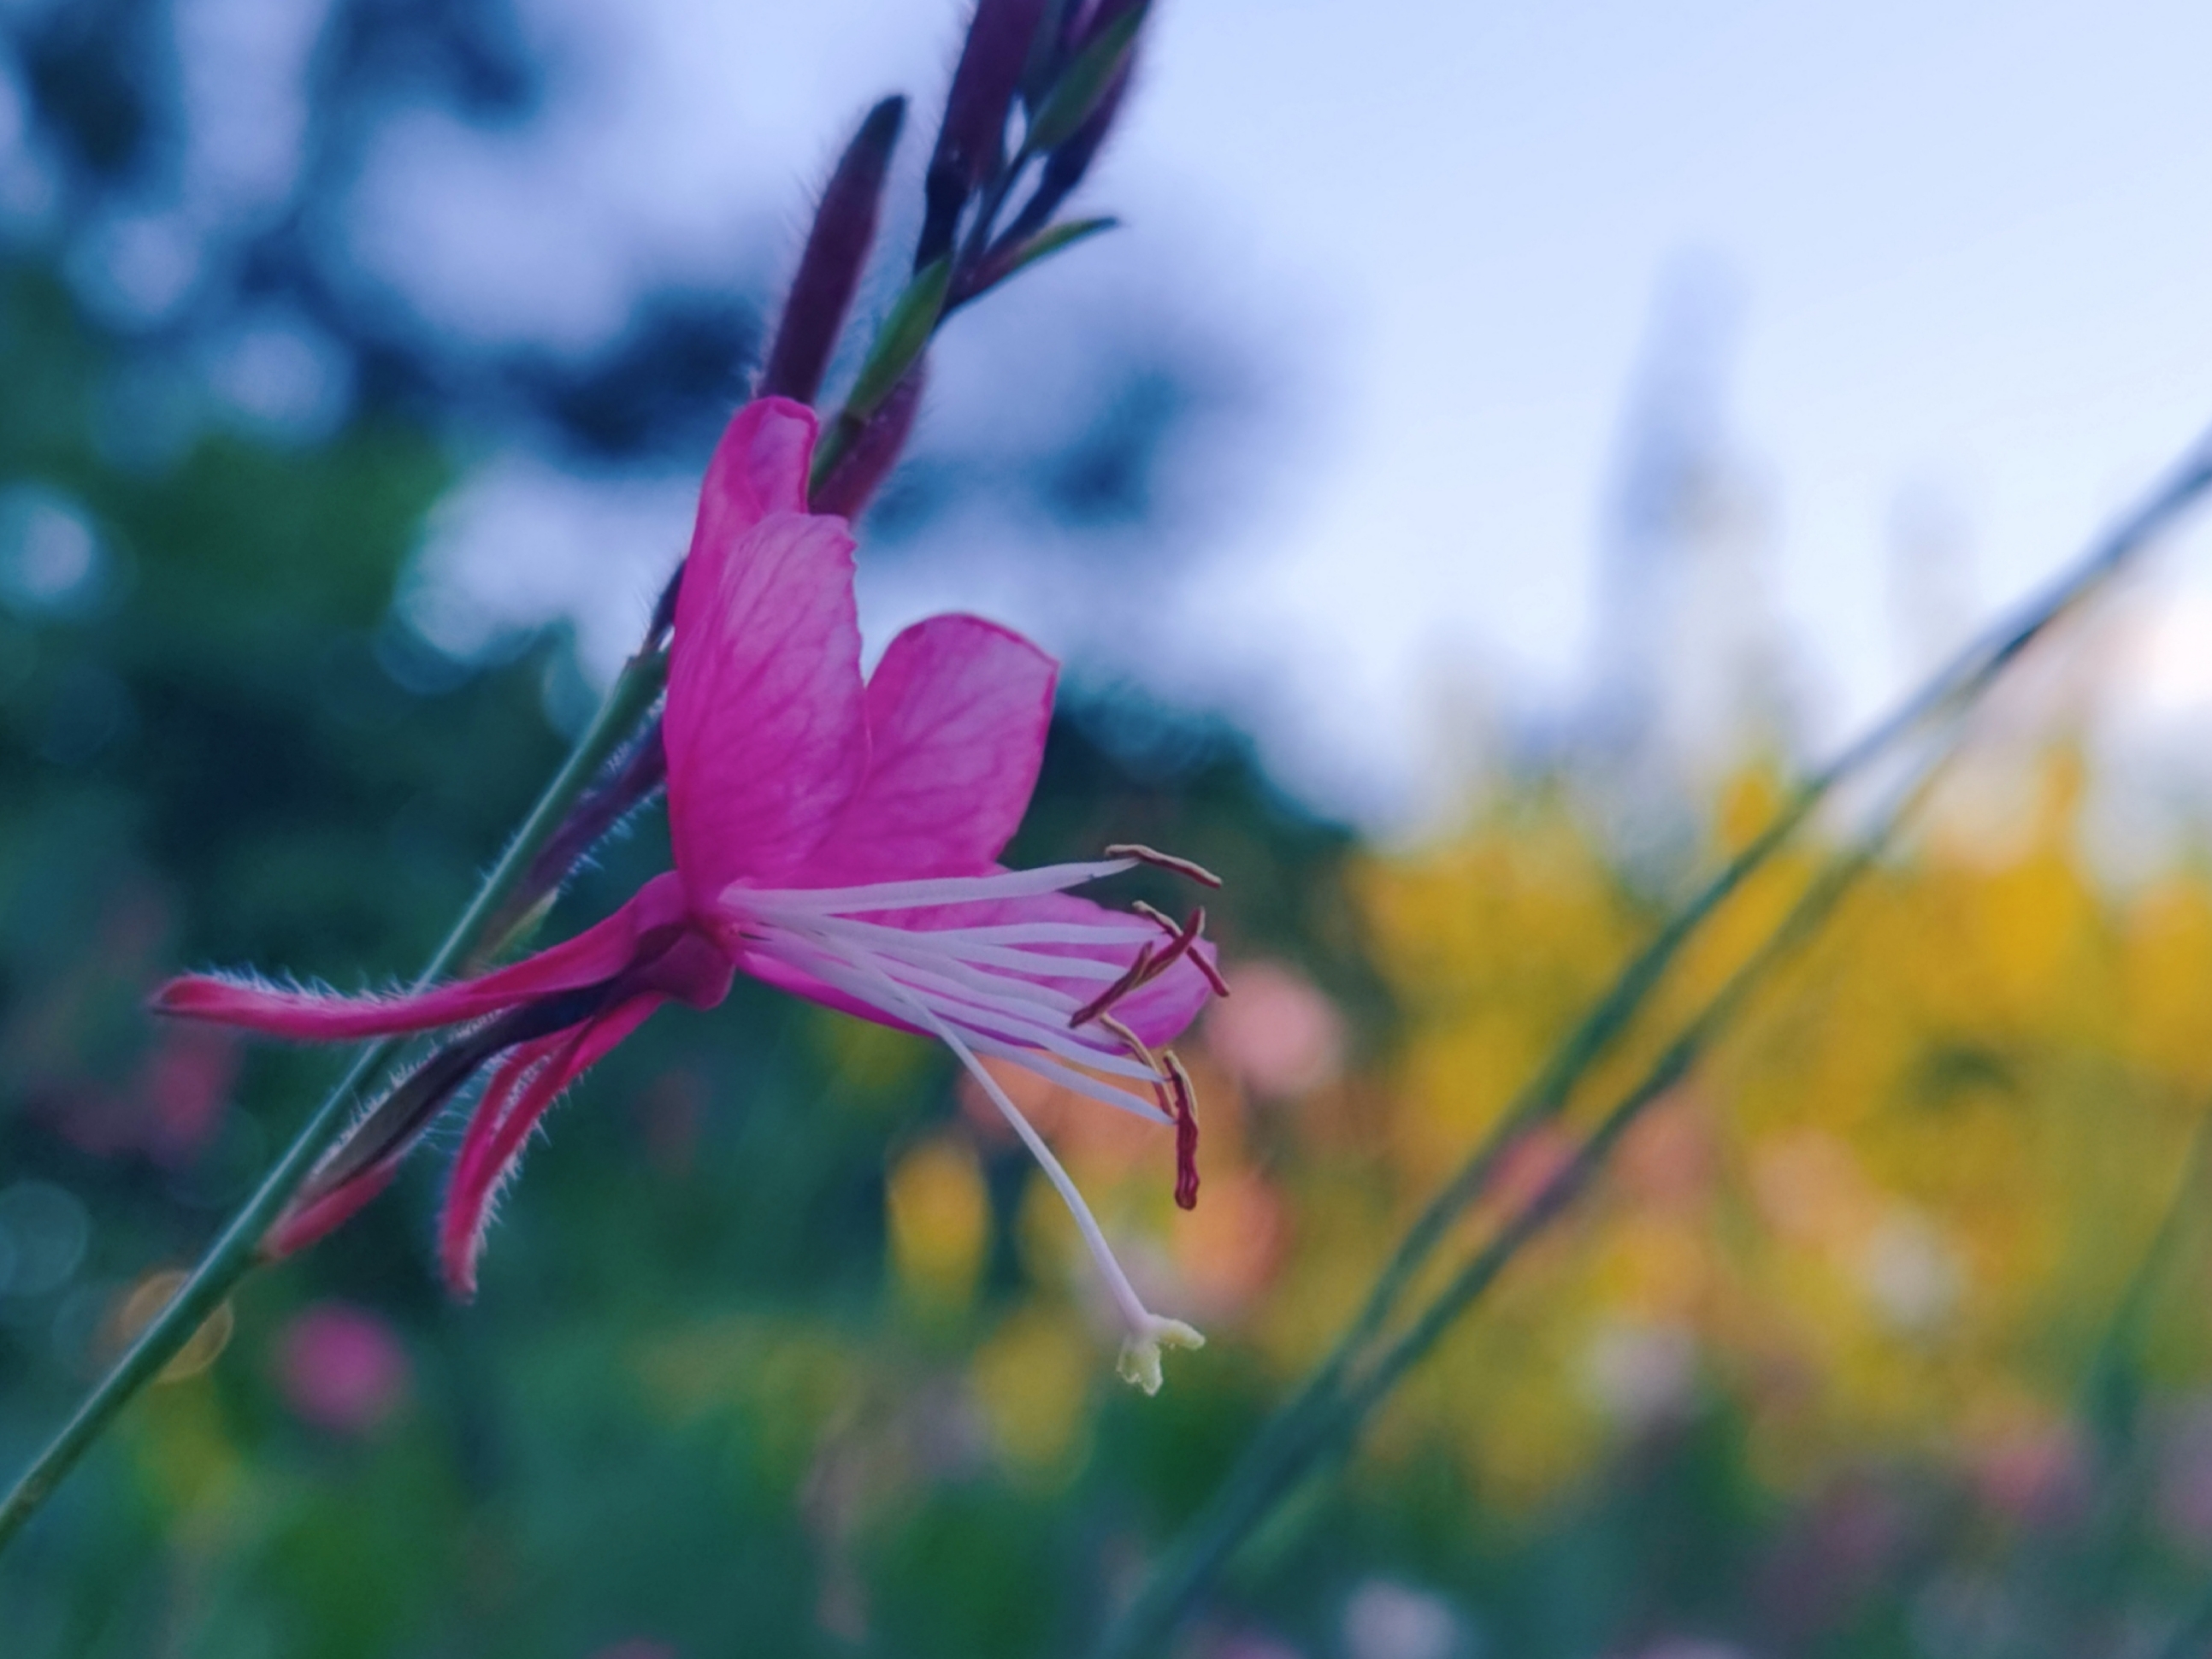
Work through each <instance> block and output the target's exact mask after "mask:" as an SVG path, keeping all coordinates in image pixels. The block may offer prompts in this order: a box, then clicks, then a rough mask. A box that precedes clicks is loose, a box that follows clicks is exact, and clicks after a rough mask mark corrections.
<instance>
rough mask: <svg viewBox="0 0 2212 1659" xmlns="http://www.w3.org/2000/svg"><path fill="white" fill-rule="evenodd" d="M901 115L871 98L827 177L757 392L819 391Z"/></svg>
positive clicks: (897, 101)
mask: <svg viewBox="0 0 2212 1659" xmlns="http://www.w3.org/2000/svg"><path fill="white" fill-rule="evenodd" d="M905 117H906V100H905V99H903V98H886V99H884V100H883V102H881V103H880V104H878V105H877V106H875V107H874V108H873V109H872V110H870V111H869V112H868V116H867V118H866V120H864V121H863V122H861V123H860V131H859V132H857V133H856V134H854V137H853V142H852V143H850V144H848V146H847V147H846V149H845V154H844V155H843V156H842V158H840V159H839V161H838V162H837V170H836V172H835V173H831V174H830V175H829V185H828V187H827V188H826V189H824V190H823V192H822V205H821V206H820V207H819V208H817V210H815V214H814V228H813V229H812V230H811V231H809V232H808V233H807V237H806V249H805V252H803V253H802V254H801V255H800V256H799V270H798V274H797V275H795V276H793V278H792V280H791V293H790V295H789V297H788V298H787V299H786V300H785V301H784V303H783V321H782V322H781V325H779V326H778V327H777V329H776V333H775V345H774V346H773V347H772V348H770V349H769V357H768V367H767V368H765V369H764V370H763V372H762V374H761V384H760V392H759V395H760V396H762V397H763V398H797V399H798V400H799V402H800V403H804V404H811V403H812V402H813V401H814V399H815V397H816V395H817V393H818V392H820V391H821V390H822V375H823V371H824V370H825V369H826V368H828V367H829V355H830V353H831V352H832V351H833V350H835V349H836V344H837V335H838V332H839V331H840V330H842V328H843V327H844V325H845V313H847V311H848V310H849V309H850V308H851V306H852V303H853V293H854V289H856V288H858V287H859V286H860V271H861V268H862V267H863V266H865V265H866V264H867V259H868V250H869V248H870V246H872V244H873V243H874V241H875V238H876V219H877V216H878V210H879V209H880V208H881V206H882V203H883V194H884V173H885V171H886V170H887V169H888V167H890V159H891V152H892V150H893V149H896V147H897V144H898V136H899V127H900V125H901V123H902V121H903V120H904V119H905Z"/></svg>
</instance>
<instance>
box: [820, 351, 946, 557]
mask: <svg viewBox="0 0 2212 1659" xmlns="http://www.w3.org/2000/svg"><path fill="white" fill-rule="evenodd" d="M928 378H929V360H928V359H927V357H921V358H917V359H915V364H914V367H913V368H909V369H908V370H907V372H906V373H905V374H904V375H902V377H901V378H900V380H899V382H898V384H897V385H896V386H893V387H892V388H891V390H890V396H889V397H887V398H884V400H883V402H882V403H881V404H878V405H877V408H876V412H875V413H874V414H873V415H871V416H869V417H868V419H867V420H866V422H865V423H864V424H863V425H862V426H861V428H860V431H859V432H858V433H857V434H855V435H854V438H853V441H852V444H851V447H848V449H847V450H846V451H845V453H844V455H843V456H842V458H841V459H839V460H838V462H837V464H836V466H835V467H833V468H831V469H830V472H829V477H826V478H824V479H823V481H822V484H821V487H820V488H819V489H816V490H815V491H814V493H813V495H812V498H811V501H809V503H808V505H810V506H811V507H812V508H813V509H814V511H816V512H817V513H836V514H838V515H839V516H840V517H841V518H844V519H848V520H851V519H856V518H858V517H860V513H862V512H863V511H864V510H866V507H867V505H868V503H869V501H872V499H873V498H874V496H875V493H876V491H877V489H878V488H880V487H881V486H882V484H883V482H884V478H885V477H888V476H889V475H890V470H891V468H892V467H894V466H896V465H897V464H898V459H899V456H900V454H901V453H902V452H903V451H904V450H905V448H906V441H907V439H908V436H909V435H911V434H912V433H913V431H914V417H915V414H916V413H917V412H918V411H919V410H921V394H922V389H923V386H924V385H925V383H926V382H927V380H928Z"/></svg>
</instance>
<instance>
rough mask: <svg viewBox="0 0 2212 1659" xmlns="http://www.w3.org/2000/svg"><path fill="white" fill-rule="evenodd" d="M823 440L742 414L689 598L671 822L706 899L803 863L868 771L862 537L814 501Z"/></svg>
mask: <svg viewBox="0 0 2212 1659" xmlns="http://www.w3.org/2000/svg"><path fill="white" fill-rule="evenodd" d="M813 433H814V425H813V417H812V416H811V415H809V414H807V413H806V411H805V410H802V409H800V408H799V406H798V405H797V404H789V403H786V402H783V401H782V400H781V399H775V398H770V399H764V400H763V401H762V402H760V403H757V404H749V405H747V407H746V408H744V410H739V411H738V417H737V418H736V419H735V420H734V421H732V422H731V423H730V429H729V431H728V433H727V434H726V435H725V436H724V438H723V440H722V444H721V447H720V449H719V450H717V451H716V453H715V456H714V466H713V468H712V469H711V470H710V471H708V475H707V483H706V488H705V489H704V490H703V491H702V494H701V496H700V501H699V523H698V528H697V530H696V532H694V533H693V536H692V540H691V553H690V559H689V560H688V561H687V562H686V563H685V566H684V582H683V586H682V587H681V588H680V589H679V590H678V594H677V602H676V642H675V647H674V660H673V661H672V663H671V665H670V671H669V679H668V708H667V712H666V714H665V721H664V730H665V736H666V741H667V745H668V815H669V827H670V830H671V835H672V836H673V838H674V840H675V844H676V864H677V868H678V870H679V871H680V872H683V875H684V882H685V884H686V887H687V888H688V890H690V893H691V894H692V895H693V896H694V898H695V899H696V900H697V901H698V902H701V903H702V904H703V903H704V902H707V901H708V900H709V899H711V898H712V897H713V896H714V894H716V893H718V892H720V890H722V889H723V888H724V887H726V886H727V885H729V884H730V883H731V882H732V881H736V880H738V879H741V878H742V879H750V880H752V881H756V882H759V883H762V884H769V885H773V884H778V883H781V882H784V881H786V880H787V878H789V877H790V876H791V875H792V874H793V872H796V871H798V870H799V869H800V868H802V867H803V866H805V862H806V860H807V859H808V857H809V856H810V855H811V854H812V853H813V851H814V849H815V848H817V847H818V846H819V845H820V844H821V842H822V840H823V836H825V835H827V834H828V833H829V829H830V827H831V825H832V824H834V823H836V819H837V817H838V815H839V814H840V813H841V812H842V811H843V810H844V808H845V806H846V804H847V803H848V802H849V801H850V800H851V799H852V798H853V794H854V791H855V790H857V789H858V788H859V787H860V780H861V778H862V776H863V775H865V773H866V769H867V757H868V739H867V725H866V716H865V714H863V712H862V705H861V690H860V625H859V623H858V621H857V619H856V618H855V617H854V611H853V538H851V537H850V536H849V535H848V534H847V533H846V530H845V523H844V520H842V519H834V518H829V517H826V516H823V515H819V514H809V513H805V511H804V510H803V506H802V503H803V500H804V493H805V476H806V465H807V461H808V459H809V456H810V455H811V450H812V441H813Z"/></svg>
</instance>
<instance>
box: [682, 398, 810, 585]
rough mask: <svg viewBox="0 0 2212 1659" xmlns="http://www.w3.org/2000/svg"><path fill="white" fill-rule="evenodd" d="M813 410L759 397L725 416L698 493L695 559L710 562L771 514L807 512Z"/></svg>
mask: <svg viewBox="0 0 2212 1659" xmlns="http://www.w3.org/2000/svg"><path fill="white" fill-rule="evenodd" d="M814 429H815V422H814V411H813V410H811V409H809V408H807V407H806V405H805V404H800V403H794V402H793V401H792V400H791V399H790V398H756V399H755V400H754V401H753V402H751V403H749V404H746V405H745V406H744V408H743V409H740V410H738V412H737V413H736V414H735V415H733V416H731V417H730V423H729V425H727V426H726V427H724V428H722V436H721V439H720V441H719V442H717V443H716V444H715V446H714V459H713V460H711V461H709V462H708V464H707V477H706V482H705V483H703V484H702V485H701V486H700V490H699V517H698V524H697V528H696V530H695V531H694V532H693V534H692V538H691V540H692V547H691V553H692V556H693V558H694V559H695V560H696V558H697V557H698V556H699V554H700V553H701V551H702V549H703V550H705V551H706V552H707V553H708V556H709V558H710V559H714V558H719V556H720V553H722V552H726V550H728V549H729V548H730V547H731V546H732V544H734V543H735V540H736V538H738V537H739V536H742V535H744V533H745V532H747V531H749V530H750V529H751V528H752V527H753V526H755V525H757V524H758V523H759V522H760V521H761V520H763V519H765V518H767V517H768V516H769V514H770V513H804V512H805V511H806V472H807V468H808V467H809V466H810V465H811V464H812V463H813V459H814Z"/></svg>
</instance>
